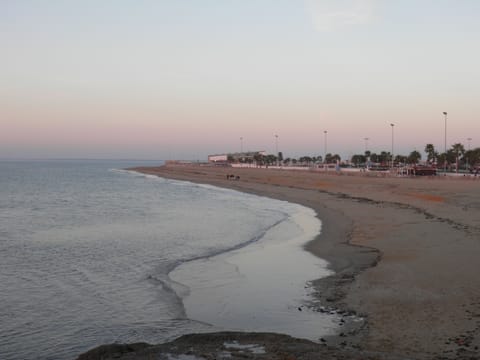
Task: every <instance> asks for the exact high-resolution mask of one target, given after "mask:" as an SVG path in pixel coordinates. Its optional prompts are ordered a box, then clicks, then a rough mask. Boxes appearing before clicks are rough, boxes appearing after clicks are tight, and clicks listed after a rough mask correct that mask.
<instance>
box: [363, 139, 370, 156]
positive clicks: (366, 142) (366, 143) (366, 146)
mask: <svg viewBox="0 0 480 360" xmlns="http://www.w3.org/2000/svg"><path fill="white" fill-rule="evenodd" d="M363 140H365V154H366V153H367V151H368V140H370V139H369V138H364V139H363Z"/></svg>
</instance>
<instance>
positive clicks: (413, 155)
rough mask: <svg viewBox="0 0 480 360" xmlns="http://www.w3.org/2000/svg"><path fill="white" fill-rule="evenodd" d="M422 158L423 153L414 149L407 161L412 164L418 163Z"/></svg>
mask: <svg viewBox="0 0 480 360" xmlns="http://www.w3.org/2000/svg"><path fill="white" fill-rule="evenodd" d="M421 158H422V155H421V154H420V153H419V152H418V151H417V150H414V151H412V152H411V153H410V155H408V158H407V161H408V162H409V163H411V164H418V161H419V160H420V159H421Z"/></svg>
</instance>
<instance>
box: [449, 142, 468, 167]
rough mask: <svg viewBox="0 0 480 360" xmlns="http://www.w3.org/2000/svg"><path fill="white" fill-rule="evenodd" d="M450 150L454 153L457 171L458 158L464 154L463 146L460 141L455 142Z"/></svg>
mask: <svg viewBox="0 0 480 360" xmlns="http://www.w3.org/2000/svg"><path fill="white" fill-rule="evenodd" d="M451 150H452V153H453V154H455V164H456V165H457V166H456V171H457V172H458V159H459V158H460V156H463V155H464V154H465V147H464V146H463V145H462V144H460V143H456V144H453V145H452V149H451Z"/></svg>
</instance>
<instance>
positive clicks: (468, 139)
mask: <svg viewBox="0 0 480 360" xmlns="http://www.w3.org/2000/svg"><path fill="white" fill-rule="evenodd" d="M467 141H468V152H470V142H471V141H472V138H471V137H469V138H467ZM469 155H470V154H469ZM468 167H469V164H468V156H467V169H468Z"/></svg>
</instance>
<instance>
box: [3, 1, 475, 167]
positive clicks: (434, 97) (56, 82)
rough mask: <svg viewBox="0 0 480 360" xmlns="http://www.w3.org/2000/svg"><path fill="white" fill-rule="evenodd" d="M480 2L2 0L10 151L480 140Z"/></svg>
mask: <svg viewBox="0 0 480 360" xmlns="http://www.w3.org/2000/svg"><path fill="white" fill-rule="evenodd" d="M478 19H480V1H474V0H435V1H434V0H417V1H409V0H407V1H405V0H402V1H400V0H398V1H387V0H385V1H381V0H298V1H293V0H292V1H281V0H276V1H273V0H272V1H261V0H257V1H253V0H251V1H248V0H241V1H240V0H237V1H233V0H231V1H228V0H223V1H220V0H217V1H213V0H211V1H200V0H197V1H193V0H192V1H182V0H175V1H173V0H172V1H133V0H132V1H113V0H111V1H48V0H45V1H22V0H17V1H7V0H0V46H1V48H2V49H4V53H5V55H4V56H2V57H1V58H0V69H1V70H0V129H1V131H0V158H1V157H122V158H125V157H137V158H138V157H143V158H168V157H177V158H192V157H193V158H200V159H202V158H205V156H206V155H207V154H208V153H218V152H223V151H237V150H239V146H240V145H239V138H240V137H243V138H244V147H245V148H248V149H252V150H253V149H262V150H263V149H265V150H267V151H269V152H273V151H274V134H278V135H279V144H280V150H282V151H283V152H284V153H285V155H287V156H298V155H303V154H312V155H313V154H323V149H324V136H323V131H324V130H328V151H329V152H336V153H340V154H341V155H342V157H347V156H349V155H351V154H354V153H359V152H363V150H364V140H363V139H364V138H365V137H369V138H370V140H369V145H370V146H369V147H370V148H371V150H373V151H381V150H390V148H391V127H390V125H389V124H390V123H392V122H393V123H395V151H394V152H396V153H397V152H400V153H408V152H410V151H411V150H413V149H415V148H416V149H417V150H422V151H423V147H424V145H425V144H426V143H427V142H430V143H433V144H434V145H436V146H438V147H439V150H443V140H444V128H443V125H444V122H443V115H442V112H443V111H448V113H449V120H448V125H449V126H448V144H453V143H455V142H462V143H464V144H467V140H466V139H467V138H468V137H471V138H473V140H472V142H471V143H472V147H476V146H480V121H478V114H480V103H479V98H480V96H479V95H480V85H479V84H480V70H479V69H478V64H480V46H479V45H478V44H479V43H480V41H479V39H480V36H479V35H480V25H479V22H478Z"/></svg>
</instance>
